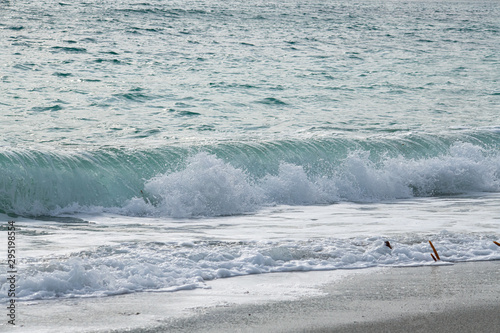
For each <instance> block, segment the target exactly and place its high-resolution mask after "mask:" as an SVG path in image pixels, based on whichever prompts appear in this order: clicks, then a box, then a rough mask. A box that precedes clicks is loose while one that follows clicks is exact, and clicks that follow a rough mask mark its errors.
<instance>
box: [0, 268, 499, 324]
mask: <svg viewBox="0 0 500 333" xmlns="http://www.w3.org/2000/svg"><path fill="white" fill-rule="evenodd" d="M499 276H500V261H484V262H465V263H456V264H453V265H430V266H419V267H388V268H369V269H363V270H353V271H319V272H318V271H316V272H292V273H271V274H262V275H250V276H242V277H235V278H227V279H219V280H214V281H209V282H207V285H209V286H211V289H196V290H188V291H179V292H173V293H171V292H163V293H162V292H149V293H148V292H143V293H136V294H128V295H121V296H112V297H103V298H87V299H65V300H48V301H33V302H20V303H19V308H18V320H17V323H18V325H16V327H15V328H12V327H8V326H7V325H6V323H5V322H2V323H1V325H0V330H2V331H8V332H10V331H17V332H19V331H22V332H53V331H54V330H57V331H58V332H124V331H126V332H136V333H139V332H140V333H153V332H235V331H237V332H318V333H320V332H347V333H349V332H364V331H368V330H369V331H370V332H372V333H373V332H375V333H376V332H388V331H390V332H398V331H401V332H403V331H411V332H420V331H422V332H424V331H426V332H428V331H429V330H431V329H432V330H435V331H439V332H458V331H459V332H468V331H471V332H472V331H475V332H478V331H479V332H483V331H484V332H493V331H495V330H496V329H497V328H498V327H499V325H500V316H498V313H500V284H499V283H498V277H499Z"/></svg>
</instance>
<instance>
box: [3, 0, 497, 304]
mask: <svg viewBox="0 0 500 333" xmlns="http://www.w3.org/2000/svg"><path fill="white" fill-rule="evenodd" d="M499 18H500V2H498V1H494V0H491V1H488V0H484V1H483V0H478V1H430V0H429V1H424V0H417V1H403V0H394V1H364V0H361V1H350V0H343V1H320V0H306V1H303V0H302V1H299V0H280V1H277V0H276V1H253V0H250V1H239V0H224V1H222V0H221V1H217V0H206V1H201V0H199V1H192V0H187V1H186V0H182V1H177V0H174V1H166V0H157V1H149V2H139V1H132V0H123V1H110V0H109V1H108V0H104V1H102V0H99V1H98V0H87V1H65V0H63V1H59V2H54V1H47V0H41V1H8V0H0V222H1V225H2V227H1V228H2V230H4V231H6V229H7V223H6V222H7V221H15V224H16V227H17V235H16V239H17V253H16V254H17V259H18V263H19V274H18V285H17V288H18V289H17V291H18V292H17V296H18V298H19V299H20V300H34V299H45V298H60V297H87V296H106V295H116V294H123V293H129V292H139V291H146V290H168V291H175V290H180V289H192V288H198V287H203V286H204V285H205V284H204V282H205V281H207V280H211V279H215V278H222V277H230V276H237V275H246V274H258V273H268V272H278V271H281V272H284V271H297V270H330V269H352V268H364V267H373V266H414V265H427V264H434V261H433V260H432V258H431V256H430V253H431V252H432V250H431V249H430V247H429V244H428V240H432V241H433V242H434V244H435V245H436V248H437V250H438V252H440V254H441V259H443V262H444V264H448V263H453V262H459V261H468V260H498V259H500V247H499V246H497V245H495V244H494V243H493V241H495V240H496V241H500V150H499V148H500V117H499V115H500V19H499ZM385 241H390V243H391V244H392V247H393V248H392V249H389V248H388V247H387V246H386V245H385ZM6 242H7V236H6V232H5V233H1V235H0V244H6ZM1 253H2V254H1V257H0V273H1V274H0V275H2V276H5V275H6V272H7V260H6V245H2V250H1ZM0 281H1V282H0V284H1V286H2V287H1V294H0V299H3V300H4V301H5V300H7V298H6V297H7V292H6V291H7V289H8V286H7V283H6V282H5V279H1V280H0Z"/></svg>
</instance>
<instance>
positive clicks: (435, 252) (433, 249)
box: [429, 241, 441, 260]
mask: <svg viewBox="0 0 500 333" xmlns="http://www.w3.org/2000/svg"><path fill="white" fill-rule="evenodd" d="M429 244H431V247H432V251H434V254H435V255H436V258H437V260H441V258H439V254H438V251H436V248H435V247H434V245H432V242H431V241H429ZM434 260H435V259H434Z"/></svg>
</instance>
